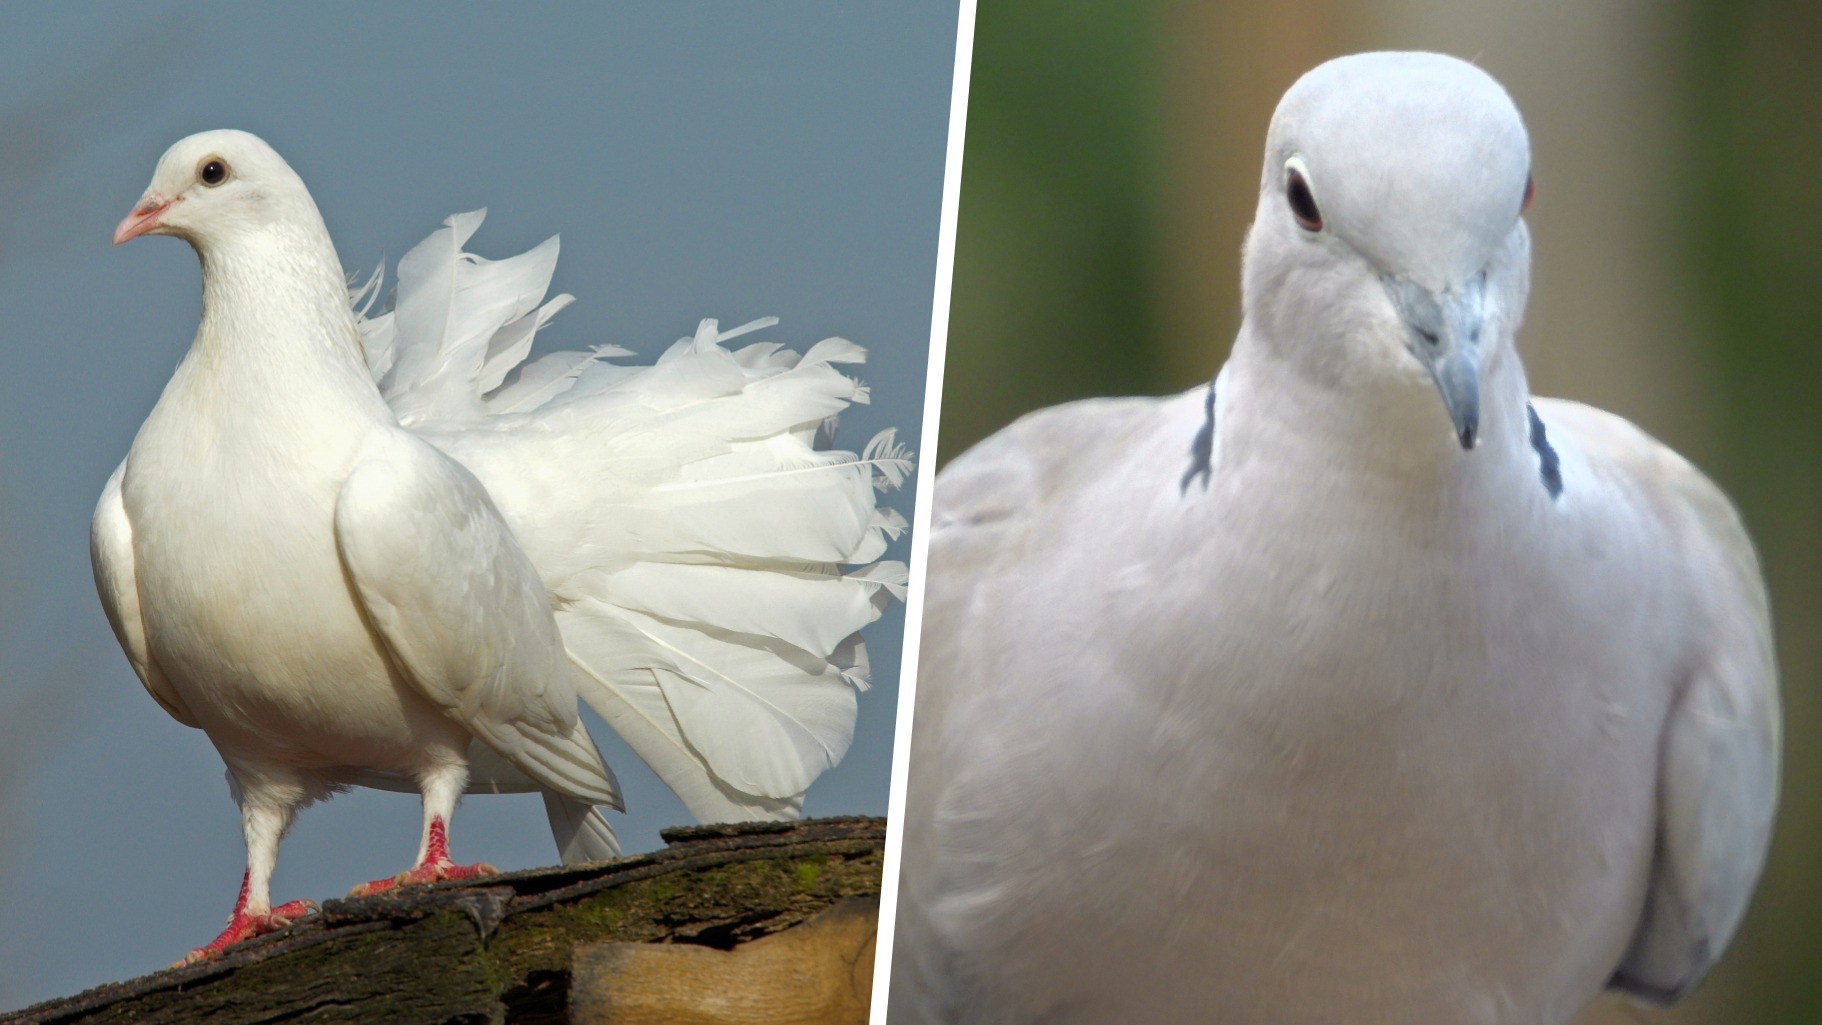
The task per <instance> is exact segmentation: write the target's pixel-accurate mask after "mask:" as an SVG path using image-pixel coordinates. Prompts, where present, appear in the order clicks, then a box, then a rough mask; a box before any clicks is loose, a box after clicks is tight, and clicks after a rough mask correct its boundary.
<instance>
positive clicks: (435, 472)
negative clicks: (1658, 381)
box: [91, 131, 910, 956]
mask: <svg viewBox="0 0 1822 1025" xmlns="http://www.w3.org/2000/svg"><path fill="white" fill-rule="evenodd" d="M481 217H482V214H481V213H478V212H477V213H473V214H465V215H460V216H457V217H452V218H450V220H449V221H448V227H446V228H444V229H443V230H440V231H438V232H436V233H435V234H433V235H432V236H431V237H430V238H429V239H428V240H426V241H425V242H424V243H422V244H421V245H419V246H418V247H417V248H415V249H413V250H412V251H411V252H410V253H409V254H407V255H406V256H405V258H404V259H403V260H401V261H400V262H399V268H398V272H399V282H398V290H397V297H396V303H395V306H394V309H393V310H392V311H391V312H388V313H386V314H384V315H382V316H377V317H373V318H371V319H368V318H367V317H365V315H364V314H365V310H363V311H362V312H361V313H360V314H357V313H356V312H355V310H354V309H353V308H352V307H351V303H350V295H349V290H348V287H347V285H346V279H345V278H344V276H343V271H342V267H341V264H340V262H339V261H338V259H337V257H336V253H335V249H334V246H333V245H332V244H331V243H330V240H329V234H328V231H327V229H326V228H325V227H324V224H323V220H322V217H321V215H320V214H319V213H318V212H317V209H316V205H315V204H314V203H313V202H312V201H311V198H310V195H309V192H308V191H307V190H306V189H305V188H304V184H303V182H302V181H301V180H300V179H299V178H298V176H297V175H296V174H295V173H294V172H293V171H292V170H291V168H290V167H289V166H288V165H287V164H286V163H285V162H284V160H283V159H281V158H280V157H279V156H278V154H276V153H275V152H273V151H272V149H271V148H270V147H268V146H267V145H266V144H265V143H264V142H262V141H261V140H259V139H258V138H256V137H254V136H252V135H248V134H246V133H244V132H234V131H216V132H205V133H203V134H200V135H194V136H191V137H189V138H187V139H184V140H182V141H180V142H178V143H177V144H176V145H174V146H172V147H171V149H170V150H169V151H167V152H166V153H165V155H164V157H163V158H162V159H161V160H160V161H159V163H158V168H157V171H156V172H155V173H154V175H153V178H152V183H151V185H150V186H149V187H148V189H147V190H146V193H145V195H144V197H143V198H142V199H141V200H140V202H139V204H138V206H136V207H135V208H134V210H133V212H132V213H131V214H130V215H129V216H128V217H127V218H126V220H124V221H122V222H121V224H120V227H119V228H118V229H117V230H116V231H115V233H114V241H115V243H116V244H118V243H121V242H125V241H127V240H128V239H131V238H134V237H136V236H139V235H142V234H165V235H175V236H177V237H179V238H182V239H184V240H185V241H187V242H189V243H190V245H191V246H193V247H194V248H195V250H196V252H197V255H198V257H199V258H200V259H201V262H202V284H203V305H202V322H201V326H200V327H199V328H198V330H197V333H196V340H195V342H194V343H193V344H192V346H191V348H190V351H189V354H188V355H187V356H185V358H184V360H183V362H182V364H181V365H180V366H179V367H178V369H177V372H176V374H175V375H174V376H173V377H172V379H171V382H170V383H169V384H168V385H167V386H166V388H165V390H164V394H163V395H162V396H161V397H160V399H159V401H158V404H157V406H156V407H155V408H154V409H153V410H152V413H151V415H150V416H149V417H148V418H147V420H146V422H145V425H144V426H143V427H142V428H140V431H139V434H138V436H137V437H136V438H135V439H134V441H133V445H132V449H131V450H130V452H129V453H128V455H127V458H126V460H125V462H123V463H122V464H121V465H120V468H119V469H117V470H116V471H115V472H114V475H113V477H112V478H111V479H110V480H109V481H108V484H107V488H106V490H105V491H104V492H103V494H102V497H101V502H100V505H99V507H98V508H97V509H96V512H95V519H94V524H93V530H92V537H91V543H92V554H93V559H94V565H95V577H96V584H97V587H98V589H99V591H100V593H101V598H102V603H103V605H104V606H106V609H107V613H108V619H109V622H110V623H111V624H112V625H113V628H114V631H115V634H116V636H117V637H118V638H119V640H120V643H121V646H122V647H123V648H124V649H125V650H126V654H127V658H128V659H129V661H131V663H132V665H133V668H134V670H135V671H136V672H137V673H138V674H139V677H140V679H141V680H142V681H144V683H145V686H146V689H147V690H149V691H150V692H151V694H152V696H153V697H154V698H156V699H157V701H158V703H159V704H160V705H162V706H163V707H164V709H165V710H166V711H167V712H169V713H170V714H171V715H172V716H173V717H175V718H176V719H177V720H178V721H180V722H182V723H185V724H186V725H189V726H194V727H198V728H200V729H202V730H203V731H204V732H205V733H207V734H208V736H209V739H210V740H211V741H212V742H213V743H214V744H215V746H216V749H217V750H218V751H220V753H221V756H222V759H223V761H225V762H226V763H227V766H228V781H229V786H230V789H231V790H232V792H233V795H234V798H235V801H236V802H237V803H238V805H239V806H240V810H241V822H242V828H243V830H244V833H245V836H246V844H247V872H246V875H245V877H244V879H243V882H242V886H241V892H240V897H239V899H238V900H237V902H236V904H235V907H234V912H233V916H232V918H231V919H230V921H229V924H228V927H227V928H226V929H225V930H224V931H223V932H222V933H221V935H220V936H218V937H216V939H215V940H214V941H212V942H211V943H209V944H208V945H207V946H205V947H203V948H201V949H200V950H198V951H193V952H192V955H193V956H206V955H207V954H209V953H211V952H214V951H218V950H220V949H221V948H222V947H224V946H226V945H227V944H229V943H232V942H234V941H236V940H239V939H242V938H245V937H247V936H251V935H256V934H259V933H262V932H267V931H271V930H272V929H275V928H278V927H280V926H282V925H283V924H285V923H286V922H288V921H289V920H291V919H293V918H295V917H296V916H298V915H300V914H303V913H305V911H306V910H307V909H308V905H307V904H306V902H302V901H293V902H290V903H287V904H283V905H281V906H278V907H273V906H272V905H271V902H270V899H269V889H268V887H269V881H270V878H271V874H272V869H273V865H274V862H275V861H276V858H277V853H278V842H279V838H280V836H281V835H282V834H283V833H284V832H285V830H286V828H287V827H288V825H289V824H290V822H291V819H292V816H293V815H294V814H295V813H296V811H297V810H298V809H299V808H300V807H302V806H303V805H306V804H308V803H309V802H311V801H314V800H319V799H322V798H324V797H326V796H327V795H329V794H330V793H331V792H332V791H334V790H336V789H338V788H342V787H345V786H349V785H362V786H373V787H381V788H386V789H396V790H407V791H409V790H416V791H419V792H421V793H422V795H423V804H424V832H423V842H422V844H421V845H420V847H419V850H418V857H417V862H416V865H415V867H413V868H412V869H410V870H409V871H407V872H404V873H402V874H400V875H399V876H397V877H396V878H395V879H391V880H379V881H376V882H374V883H371V884H367V885H366V886H365V887H358V888H357V892H375V891H378V890H382V889H385V888H387V887H389V886H390V885H392V884H393V883H394V882H400V883H404V882H413V883H416V882H428V881H433V880H437V879H460V878H467V877H471V876H473V875H476V874H485V873H487V872H491V871H492V870H491V869H490V868H488V867H487V866H459V865H457V864H455V862H454V861H453V860H452V859H451V858H450V857H449V852H448V845H447V844H448V841H447V829H448V822H449V819H450V815H451V813H452V812H453V810H454V807H455V804H456V800H457V798H458V796H459V795H461V794H462V793H464V792H465V791H466V792H474V791H483V790H484V791H491V792H507V791H537V792H541V793H542V794H543V795H544V800H545V804H546V808H547V810H548V812H549V815H550V822H551V828H552V830H553V832H554V833H555V835H556V838H557V843H558V847H559V849H560V852H561V854H562V857H563V859H564V860H565V861H566V862H570V861H580V860H587V859H596V858H604V857H609V856H611V855H613V854H614V853H616V845H615V842H614V837H613V833H612V830H611V829H610V828H609V827H608V824H607V822H606V820H605V819H604V818H603V817H602V816H601V813H600V811H599V810H598V809H597V808H596V807H594V806H596V805H607V806H610V807H615V808H619V807H621V803H620V794H619V791H618V788H617V786H616V784H615V781H614V777H613V774H612V773H611V772H610V771H609V770H608V768H607V766H606V765H604V764H603V763H602V760H601V756H600V754H599V753H598V752H597V751H596V749H595V745H594V742H593V741H592V740H591V739H590V738H589V736H588V733H587V732H586V730H585V729H584V727H583V725H582V724H581V722H580V721H579V719H578V710H577V700H578V698H580V699H581V700H582V701H584V702H587V703H588V704H589V706H591V707H592V708H594V709H595V710H596V711H597V712H599V713H600V714H601V715H602V717H603V718H605V719H606V720H607V721H608V722H609V723H610V724H611V725H612V726H613V727H614V728H615V729H616V730H617V731H618V732H619V733H620V734H621V735H622V736H623V737H625V739H626V740H627V741H628V743H629V744H631V745H632V747H633V749H634V750H635V751H637V752H638V753H639V754H640V756H641V757H643V758H644V759H645V760H646V761H648V762H650V763H651V765H652V766H653V768H654V769H656V770H657V772H658V774H659V775H660V776H661V777H662V778H663V779H664V781H665V782H666V783H667V784H668V785H669V786H670V787H671V789H673V790H674V791H675V792H676V793H677V795H678V796H679V797H680V798H682V800H683V802H684V804H685V805H686V806H687V807H688V808H689V809H690V811H691V812H692V813H693V814H694V815H696V816H697V817H698V818H700V819H704V820H708V821H729V820H746V819H768V818H789V817H795V816H796V815H797V814H799V813H800V811H801V808H802V795H803V792H804V790H805V788H807V787H808V786H809V784H810V782H811V781H812V780H814V779H815V778H816V776H817V775H818V774H819V773H821V772H822V771H823V770H824V769H827V768H828V767H830V766H832V765H834V764H835V763H836V762H838V761H839V760H840V759H841V757H842V755H843V754H844V753H845V751H846V750H847V747H848V744H849V741H850V740H851V739H852V736H853V728H854V716H855V710H856V708H855V693H854V692H855V689H856V687H864V686H865V683H866V675H865V671H866V664H865V655H864V648H862V647H861V646H860V644H859V639H858V636H857V635H856V631H858V630H859V629H860V628H861V626H863V625H864V624H866V623H868V622H871V621H872V620H873V619H874V618H875V617H876V616H877V615H878V611H879V608H880V607H881V605H882V604H883V602H884V601H885V600H886V596H887V595H888V594H893V595H898V596H901V597H902V592H903V583H904V579H905V576H904V567H903V565H902V564H899V563H887V562H874V561H873V560H876V559H877V558H878V557H879V556H880V554H881V553H882V552H883V550H884V548H885V544H886V541H887V539H888V537H889V536H896V535H897V534H898V533H899V531H900V530H901V528H902V527H903V520H902V519H901V518H899V517H898V516H897V514H896V513H893V512H892V511H890V510H889V509H884V508H878V507H876V505H875V494H876V486H878V487H880V488H883V487H884V486H886V485H890V484H896V483H899V482H900V481H901V480H902V479H903V476H904V474H905V473H906V472H908V470H909V467H910V464H909V459H908V455H907V454H906V453H905V452H903V451H902V450H900V449H898V448H897V447H896V446H895V445H894V444H893V442H892V437H891V433H890V432H884V433H882V434H881V435H880V436H878V437H876V438H875V439H874V441H873V442H872V443H871V444H870V445H869V446H868V447H867V451H866V452H865V454H864V456H862V457H856V456H855V455H854V454H853V453H848V452H836V451H826V450H818V449H817V448H816V447H815V444H814V442H815V439H816V436H817V431H818V429H819V427H820V426H821V425H822V424H824V423H825V422H826V421H827V420H828V418H830V417H832V416H834V415H835V414H836V413H837V412H838V411H840V410H841V409H843V408H844V407H846V406H847V405H848V404H849V403H850V402H864V401H866V397H867V393H866V390H865V389H864V388H863V387H862V386H860V385H859V384H857V383H856V382H854V381H853V380H851V379H849V378H848V377H845V376H844V375H842V374H841V373H839V372H838V371H837V370H835V369H834V367H833V366H832V364H834V363H837V362H859V361H860V360H861V359H863V358H864V353H863V351H862V350H861V349H860V348H859V347H858V346H855V345H852V344H851V343H848V342H845V341H842V340H840V339H829V340H826V341H824V342H822V343H819V344H818V345H816V346H814V347H812V348H811V349H810V350H809V351H808V352H807V353H805V354H804V355H803V356H802V357H799V356H798V355H797V354H796V353H794V352H791V351H789V350H785V349H782V348H780V347H779V346H778V345H775V344H754V345H748V346H745V347H743V348H740V349H737V350H729V349H727V348H723V347H722V345H721V343H722V342H725V341H728V340H729V339H731V338H733V337H735V336H736V335H738V334H741V333H743V332H745V331H748V330H751V329H753V328H756V327H763V326H767V325H768V324H769V323H770V322H769V321H762V322H758V323H756V324H752V325H748V326H747V327H745V328H740V329H736V330H735V331H730V332H726V333H719V332H717V330H716V325H715V323H714V322H713V321H705V322H703V324H702V326H701V328H700V330H699V331H698V332H697V334H696V335H695V337H693V338H686V339H683V340H681V341H679V342H678V343H677V344H676V345H675V346H673V347H672V348H671V349H670V350H669V351H668V352H666V353H665V354H664V355H663V356H662V357H661V358H660V359H659V360H658V361H657V363H656V365H655V366H650V367H626V366H617V365H614V364H611V363H608V362H605V361H604V357H607V356H612V355H624V354H625V352H624V350H613V349H610V348H608V347H602V348H599V349H596V350H593V351H590V352H582V353H577V352H563V353H554V354H551V355H548V356H545V357H542V358H541V359H539V360H536V361H533V362H531V363H523V364H522V361H523V360H524V359H525V357H526V355H527V353H528V352H529V350H530V348H531V344H532V336H533V333H534V331H536V329H537V328H538V327H540V326H541V325H542V324H543V323H544V322H545V320H547V319H548V318H549V317H550V316H551V315H552V314H553V313H555V312H556V311H557V309H559V308H561V307H562V306H563V305H564V304H566V303H567V302H568V301H569V297H568V296H560V297H558V298H557V299H555V300H553V301H551V302H549V303H544V304H543V305H540V303H542V300H543V296H544V292H545V289H546V288H547V287H548V284H549V280H550V275H551V272H552V269H553V268H554V265H555V260H556V255H557V240H556V239H555V238H552V239H550V240H549V241H548V242H546V243H545V244H544V245H543V246H540V247H539V248H537V249H535V250H533V251H532V252H529V253H526V254H524V255H523V256H519V257H515V258H513V259H510V260H503V261H499V262H489V261H486V260H482V259H480V258H478V257H475V256H472V255H470V254H468V253H465V252H464V251H463V248H462V247H463V245H464V244H465V243H466V241H467V239H468V237H469V236H470V235H471V234H472V233H473V232H474V230H475V229H476V228H477V227H478V226H479V224H480V222H481ZM378 284H379V282H378V277H377V275H376V276H375V278H374V279H373V280H371V281H370V282H369V283H368V286H367V287H366V288H365V289H362V290H361V293H362V294H363V295H364V296H365V298H366V301H367V304H368V305H370V304H371V302H372V299H373V296H374V295H375V294H377V290H378ZM865 563H871V565H867V566H865V567H864V568H861V569H858V570H856V571H853V572H850V573H847V574H846V575H843V574H842V573H841V572H840V571H839V570H838V568H837V567H838V566H839V565H841V564H865Z"/></svg>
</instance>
